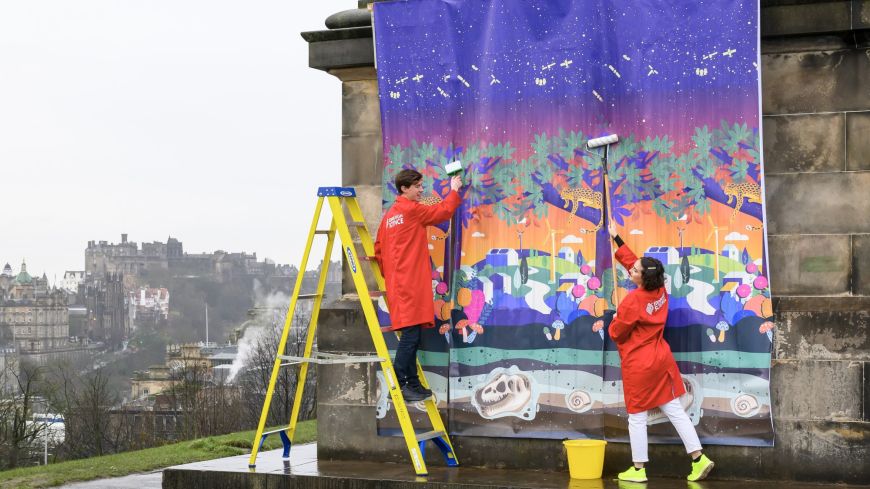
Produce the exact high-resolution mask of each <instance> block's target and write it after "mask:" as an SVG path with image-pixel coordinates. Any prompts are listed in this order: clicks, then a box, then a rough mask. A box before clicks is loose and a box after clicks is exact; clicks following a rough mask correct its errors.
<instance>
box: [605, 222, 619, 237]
mask: <svg viewBox="0 0 870 489" xmlns="http://www.w3.org/2000/svg"><path fill="white" fill-rule="evenodd" d="M607 232H608V233H610V237H611V238H615V237H616V234H617V233H616V225H614V224H613V221H610V222H608V223H607Z"/></svg>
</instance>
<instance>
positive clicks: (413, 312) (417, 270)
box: [375, 170, 462, 402]
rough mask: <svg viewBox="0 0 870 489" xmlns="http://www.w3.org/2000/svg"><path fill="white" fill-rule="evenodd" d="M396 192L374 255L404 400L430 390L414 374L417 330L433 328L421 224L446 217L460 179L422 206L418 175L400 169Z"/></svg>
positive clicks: (426, 247) (456, 204)
mask: <svg viewBox="0 0 870 489" xmlns="http://www.w3.org/2000/svg"><path fill="white" fill-rule="evenodd" d="M395 184H396V190H398V191H399V196H398V197H397V198H396V202H395V203H393V206H392V207H390V210H388V211H387V213H386V214H384V218H383V220H382V221H381V225H380V227H379V228H378V237H377V239H376V240H375V260H377V262H378V265H379V266H380V268H381V271H382V272H383V273H384V280H385V281H386V285H387V307H388V308H389V310H390V325H391V326H390V330H391V331H395V330H402V334H401V337H400V338H399V346H398V347H397V348H396V360H395V362H393V366H394V367H395V370H396V380H397V381H398V382H399V386H400V387H401V388H402V396H404V398H405V401H408V402H413V401H421V400H423V399H426V398H427V397H429V396H431V395H432V391H430V390H429V389H426V388H424V387H423V385H422V384H421V383H420V378H419V377H418V376H417V349H418V348H419V347H420V337H421V336H420V335H421V329H422V328H425V327H433V326H434V325H435V324H434V319H435V309H434V304H433V300H432V265H431V263H430V260H429V240H428V239H427V237H426V227H427V226H431V225H434V224H438V223H439V222H442V221H446V220H447V219H449V218H450V216H452V215H453V213H454V212H455V211H456V208H457V207H459V204H461V203H462V197H460V196H459V189H460V188H461V187H462V179H461V178H460V177H459V176H454V177H453V178H451V179H450V189H451V192H450V193H448V194H447V196H446V197H444V200H443V201H442V202H439V203H438V204H435V205H431V206H428V205H423V204H421V203H420V197H421V196H422V195H423V175H421V174H420V172H418V171H415V170H402V171H400V172H399V173H398V175H396V180H395Z"/></svg>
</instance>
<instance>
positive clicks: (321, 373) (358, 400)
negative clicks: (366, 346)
mask: <svg viewBox="0 0 870 489" xmlns="http://www.w3.org/2000/svg"><path fill="white" fill-rule="evenodd" d="M375 368H377V367H375V364H372V363H344V364H335V365H318V366H317V402H318V403H324V404H332V405H342V404H346V405H360V406H373V405H374V404H375V402H376V398H375V385H373V384H376V383H377V382H376V381H374V379H375V378H376V377H375V373H374V370H375Z"/></svg>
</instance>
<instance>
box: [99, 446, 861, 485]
mask: <svg viewBox="0 0 870 489" xmlns="http://www.w3.org/2000/svg"><path fill="white" fill-rule="evenodd" d="M428 468H429V471H430V473H429V476H427V477H425V478H424V477H417V476H415V474H414V472H413V470H412V468H411V465H410V462H409V463H408V464H407V465H405V464H395V463H378V462H363V461H356V462H354V461H319V460H317V448H316V444H314V443H312V444H307V445H301V446H294V447H293V449H292V451H291V454H290V460H284V459H282V458H281V450H271V451H267V452H262V453H261V454H260V455H259V457H258V459H257V468H256V469H253V470H249V469H248V456H247V455H243V456H238V457H228V458H223V459H218V460H210V461H206V462H196V463H191V464H186V465H179V466H176V467H170V468H169V469H167V470H166V471H165V472H164V481H163V482H164V483H163V487H164V488H165V489H175V488H182V487H183V488H192V487H212V488H215V489H218V488H224V487H227V488H230V487H232V488H244V487H252V488H253V487H270V488H272V487H275V488H284V487H287V488H289V487H293V488H312V489H314V488H321V487H322V488H336V487H351V488H354V489H364V488H369V487H371V488H379V489H380V488H383V489H387V488H405V487H409V488H410V487H415V488H420V487H421V486H424V485H431V486H433V487H438V488H439V489H447V488H457V489H459V488H466V487H467V488H472V487H473V488H474V489H483V488H502V487H516V488H529V489H533V488H534V489H539V488H553V489H610V488H620V489H674V488H680V489H683V488H689V489H725V488H728V489H733V488H734V487H735V485H737V484H739V485H742V486H745V487H747V488H748V487H751V488H753V489H784V488H788V489H819V488H820V487H831V485H830V484H828V485H820V484H806V483H798V482H792V481H743V480H716V479H715V476H717V475H727V468H721V467H718V468H717V469H716V470H714V472H713V477H714V478H713V479H710V480H704V481H702V482H687V481H685V480H679V479H667V478H659V479H656V478H653V479H650V481H649V482H647V483H632V482H619V481H615V480H612V479H596V480H572V479H570V478H569V476H568V474H567V472H565V473H562V472H538V471H520V470H506V469H484V468H477V467H454V468H447V467H444V466H439V465H435V464H429V466H428ZM717 471H721V472H722V474H717ZM421 483H422V484H421ZM86 487H91V486H86ZM93 487H101V486H93ZM836 487H839V488H841V489H846V488H859V487H860V488H868V487H870V486H854V485H853V486H848V485H837V486H836ZM138 489H143V488H142V486H138Z"/></svg>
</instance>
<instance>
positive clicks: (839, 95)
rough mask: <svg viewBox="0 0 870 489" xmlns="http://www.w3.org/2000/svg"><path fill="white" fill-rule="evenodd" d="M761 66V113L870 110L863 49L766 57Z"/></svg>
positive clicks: (869, 72) (869, 71)
mask: <svg viewBox="0 0 870 489" xmlns="http://www.w3.org/2000/svg"><path fill="white" fill-rule="evenodd" d="M761 63H762V73H763V76H762V111H763V113H764V114H795V113H808V112H837V111H844V110H867V109H870V96H868V95H870V84H868V83H866V80H868V79H870V59H868V56H867V55H866V52H865V50H859V49H850V50H843V51H820V52H806V53H782V54H766V55H763V56H762V57H761Z"/></svg>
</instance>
